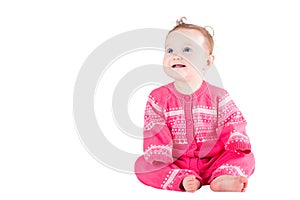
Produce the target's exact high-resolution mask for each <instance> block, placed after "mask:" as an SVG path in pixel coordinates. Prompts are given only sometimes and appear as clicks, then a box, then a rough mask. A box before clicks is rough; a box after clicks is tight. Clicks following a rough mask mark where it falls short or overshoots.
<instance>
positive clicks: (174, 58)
mask: <svg viewBox="0 0 300 200" xmlns="http://www.w3.org/2000/svg"><path fill="white" fill-rule="evenodd" d="M173 60H182V57H181V56H180V55H177V54H174V55H173Z"/></svg>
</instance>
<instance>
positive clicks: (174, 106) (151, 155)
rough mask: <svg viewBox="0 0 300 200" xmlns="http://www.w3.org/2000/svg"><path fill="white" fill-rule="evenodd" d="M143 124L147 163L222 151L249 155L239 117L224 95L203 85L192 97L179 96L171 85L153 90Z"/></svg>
mask: <svg viewBox="0 0 300 200" xmlns="http://www.w3.org/2000/svg"><path fill="white" fill-rule="evenodd" d="M144 120H145V123H144V156H145V159H146V160H147V161H148V162H150V163H152V162H153V161H157V162H163V163H172V162H173V161H174V159H176V158H178V157H180V156H182V155H185V156H189V157H199V158H204V157H212V156H214V155H217V154H218V153H219V152H220V151H224V149H225V150H230V151H234V152H236V153H237V154H239V153H240V152H241V151H242V152H245V153H249V152H251V145H250V142H249V138H248V136H247V135H246V131H245V126H246V121H245V119H244V117H243V115H242V113H241V112H240V111H239V109H238V108H237V106H236V105H235V104H234V102H233V100H232V99H231V98H230V96H229V94H228V93H227V91H225V90H224V89H221V88H219V87H216V86H213V85H211V84H209V83H207V82H205V81H203V83H202V85H201V87H200V88H199V89H198V90H197V91H196V92H194V93H193V94H191V95H184V94H182V93H179V92H178V91H177V90H176V89H175V87H174V83H170V84H167V85H165V86H162V87H159V88H157V89H155V90H153V91H152V92H151V93H150V95H149V99H148V101H147V105H146V109H145V119H144Z"/></svg>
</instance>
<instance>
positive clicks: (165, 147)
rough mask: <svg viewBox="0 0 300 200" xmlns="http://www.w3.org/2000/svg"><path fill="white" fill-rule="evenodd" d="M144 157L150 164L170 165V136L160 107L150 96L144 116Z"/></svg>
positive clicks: (171, 160) (171, 158) (171, 159)
mask: <svg viewBox="0 0 300 200" xmlns="http://www.w3.org/2000/svg"><path fill="white" fill-rule="evenodd" d="M144 155H145V160H146V161H147V162H149V163H152V164H159V163H164V164H168V163H172V162H173V157H172V136H171V133H170V130H169V128H168V126H167V124H166V120H165V117H164V113H163V107H162V105H161V104H160V103H159V102H158V101H157V100H156V99H154V98H153V97H152V96H151V95H150V96H149V99H148V101H147V104H146V109H145V116H144Z"/></svg>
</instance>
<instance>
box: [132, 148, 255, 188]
mask: <svg viewBox="0 0 300 200" xmlns="http://www.w3.org/2000/svg"><path fill="white" fill-rule="evenodd" d="M254 166H255V160H254V156H253V154H252V153H251V152H250V153H248V154H245V153H240V154H237V153H235V152H232V151H223V152H221V153H219V154H218V155H216V156H214V157H205V158H197V157H187V156H186V155H184V156H181V157H180V158H179V159H177V160H175V161H174V162H173V163H171V164H168V165H163V164H159V165H155V164H150V163H149V162H147V161H145V159H144V156H140V157H139V158H138V159H137V160H136V163H135V173H136V176H137V178H138V179H139V180H140V181H141V182H142V183H144V184H145V185H148V186H152V187H154V188H159V189H166V190H175V191H184V190H183V188H182V186H181V182H182V180H183V179H184V178H185V177H186V176H188V175H191V174H192V175H195V176H196V178H198V179H199V180H200V182H201V183H202V185H208V184H210V183H211V181H212V180H213V179H214V178H216V177H218V176H220V175H233V176H245V177H249V176H250V175H251V174H252V173H253V172H254Z"/></svg>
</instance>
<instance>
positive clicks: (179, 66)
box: [172, 64, 185, 68]
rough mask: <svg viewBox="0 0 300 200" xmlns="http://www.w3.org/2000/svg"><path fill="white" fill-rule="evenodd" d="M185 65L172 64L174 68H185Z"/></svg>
mask: <svg viewBox="0 0 300 200" xmlns="http://www.w3.org/2000/svg"><path fill="white" fill-rule="evenodd" d="M183 67H185V65H182V64H175V65H172V68H183Z"/></svg>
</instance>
